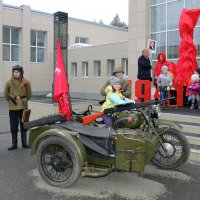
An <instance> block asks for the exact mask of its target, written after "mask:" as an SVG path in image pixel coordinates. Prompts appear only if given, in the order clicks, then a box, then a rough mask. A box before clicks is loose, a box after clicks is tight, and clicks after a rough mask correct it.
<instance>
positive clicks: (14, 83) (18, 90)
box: [4, 76, 32, 110]
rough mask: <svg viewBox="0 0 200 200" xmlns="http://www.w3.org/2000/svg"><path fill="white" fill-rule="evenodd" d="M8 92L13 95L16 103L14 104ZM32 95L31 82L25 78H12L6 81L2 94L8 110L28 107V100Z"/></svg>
mask: <svg viewBox="0 0 200 200" xmlns="http://www.w3.org/2000/svg"><path fill="white" fill-rule="evenodd" d="M9 94H10V95H12V96H14V97H15V100H16V103H17V105H15V104H14V103H13V102H12V101H11V98H10V97H9ZM31 95H32V90H31V84H30V82H29V81H28V80H26V79H25V78H23V77H22V78H20V79H15V78H14V77H13V76H12V78H11V79H10V80H9V81H7V82H6V85H5V90H4V96H5V98H6V100H7V101H8V108H9V110H21V109H25V108H28V100H29V99H30V97H31Z"/></svg>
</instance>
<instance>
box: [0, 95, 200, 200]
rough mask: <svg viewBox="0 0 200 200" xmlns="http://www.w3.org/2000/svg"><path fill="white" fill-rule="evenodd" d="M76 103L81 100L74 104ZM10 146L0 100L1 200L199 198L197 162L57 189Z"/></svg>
mask: <svg viewBox="0 0 200 200" xmlns="http://www.w3.org/2000/svg"><path fill="white" fill-rule="evenodd" d="M36 100H38V99H36ZM43 101H45V102H47V101H49V100H48V99H46V100H43ZM79 101H83V100H78V99H76V100H74V101H73V102H74V103H78V102H79ZM73 102H72V103H73ZM88 103H89V101H88ZM93 103H94V102H93ZM19 141H20V140H19ZM10 145H11V135H10V134H9V118H8V109H7V105H6V102H5V101H4V100H3V99H0V200H11V199H15V200H39V199H42V200H66V199H67V200H129V199H130V200H155V199H157V200H198V199H199V196H200V192H199V185H200V178H199V177H200V163H199V162H191V161H188V162H187V163H186V164H184V165H183V166H181V167H180V168H178V169H177V170H161V169H158V168H156V167H155V166H153V165H151V164H150V165H147V166H146V167H145V171H144V172H143V173H142V174H140V176H138V174H136V173H120V172H114V173H111V174H110V175H108V176H106V177H102V178H82V177H80V178H79V180H78V182H77V183H76V184H74V185H73V186H72V187H70V188H67V189H60V188H55V187H51V186H49V185H48V184H46V183H45V182H44V181H43V180H42V178H41V177H40V175H39V174H38V171H37V169H36V157H35V156H30V150H29V149H28V150H27V149H22V148H21V144H20V143H19V147H18V149H17V150H14V151H8V150H7V148H8V147H9V146H10Z"/></svg>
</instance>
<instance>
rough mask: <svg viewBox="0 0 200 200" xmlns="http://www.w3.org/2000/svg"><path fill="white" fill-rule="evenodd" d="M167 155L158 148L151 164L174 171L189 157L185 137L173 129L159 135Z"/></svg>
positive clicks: (188, 147) (188, 148) (188, 146)
mask: <svg viewBox="0 0 200 200" xmlns="http://www.w3.org/2000/svg"><path fill="white" fill-rule="evenodd" d="M160 137H161V138H162V140H163V143H164V144H165V146H166V148H167V149H168V152H167V153H168V155H166V154H165V153H164V151H163V149H162V147H161V146H160V147H158V150H157V152H156V154H155V155H154V158H153V159H152V162H153V163H154V164H155V165H156V166H158V167H160V168H162V169H176V168H178V167H179V166H181V165H182V164H183V163H185V162H186V161H187V160H188V158H189V155H190V145H189V143H188V141H187V139H186V137H185V136H184V135H183V134H182V133H181V132H180V131H179V130H176V129H174V128H170V129H168V130H167V131H165V132H163V133H161V134H160Z"/></svg>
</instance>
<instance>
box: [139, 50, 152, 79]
mask: <svg viewBox="0 0 200 200" xmlns="http://www.w3.org/2000/svg"><path fill="white" fill-rule="evenodd" d="M151 68H152V66H151V63H150V60H149V50H148V49H143V50H142V55H141V56H140V57H139V58H138V75H137V78H138V79H139V80H149V81H152V77H151Z"/></svg>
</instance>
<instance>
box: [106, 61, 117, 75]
mask: <svg viewBox="0 0 200 200" xmlns="http://www.w3.org/2000/svg"><path fill="white" fill-rule="evenodd" d="M114 68H115V60H114V59H108V60H107V74H108V76H112V75H113V71H114Z"/></svg>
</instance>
